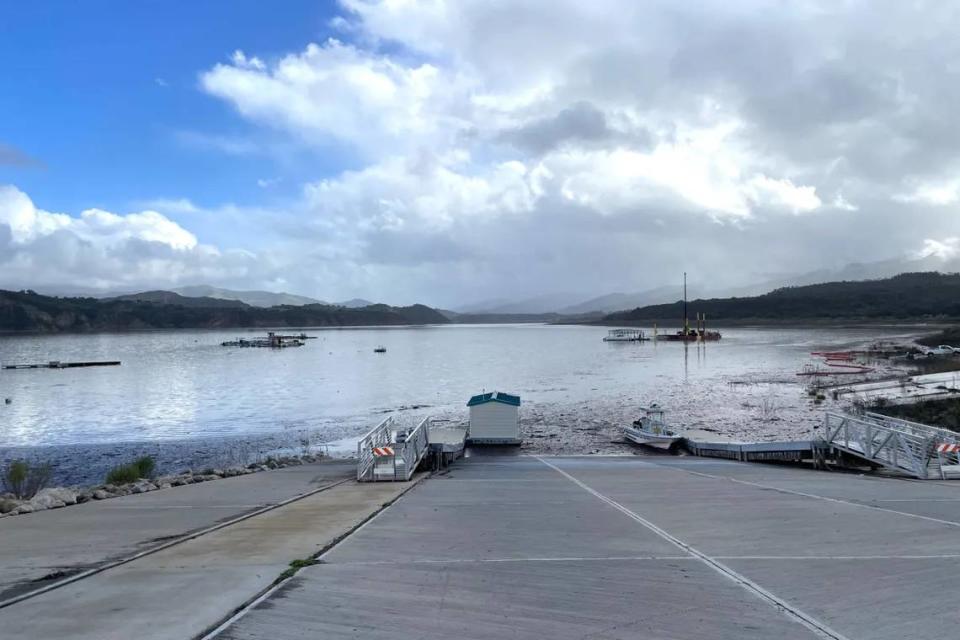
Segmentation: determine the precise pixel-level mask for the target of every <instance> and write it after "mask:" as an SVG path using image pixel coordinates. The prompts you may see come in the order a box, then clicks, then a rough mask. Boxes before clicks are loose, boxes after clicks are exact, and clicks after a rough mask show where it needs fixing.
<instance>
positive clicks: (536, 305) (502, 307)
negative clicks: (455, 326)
mask: <svg viewBox="0 0 960 640" xmlns="http://www.w3.org/2000/svg"><path fill="white" fill-rule="evenodd" d="M582 299H583V294H575V293H547V294H544V295H540V296H535V297H533V298H524V299H521V300H512V301H511V300H506V299H497V300H486V301H484V302H477V303H474V304H468V305H464V306H462V307H459V308H457V309H455V311H456V312H457V313H484V314H516V313H556V312H557V309H561V308H563V307H568V306H570V305H573V304H576V303H577V302H578V301H580V300H582Z"/></svg>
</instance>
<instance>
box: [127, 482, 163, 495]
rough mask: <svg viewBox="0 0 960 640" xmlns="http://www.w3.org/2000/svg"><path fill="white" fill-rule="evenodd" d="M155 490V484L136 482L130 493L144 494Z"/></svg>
mask: <svg viewBox="0 0 960 640" xmlns="http://www.w3.org/2000/svg"><path fill="white" fill-rule="evenodd" d="M156 488H157V486H156V485H155V484H153V483H152V482H150V481H149V480H137V481H136V482H134V483H133V486H132V487H131V488H130V492H131V493H146V492H148V491H154V490H155V489H156Z"/></svg>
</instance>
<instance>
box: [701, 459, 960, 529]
mask: <svg viewBox="0 0 960 640" xmlns="http://www.w3.org/2000/svg"><path fill="white" fill-rule="evenodd" d="M683 471H684V473H689V474H691V475H695V476H702V477H704V478H711V479H713V480H729V481H730V482H736V483H737V484H743V485H747V486H750V487H757V488H758V489H765V490H767V491H777V492H779V493H786V494H790V495H795V496H801V497H804V498H814V499H816V500H826V501H827V502H835V503H837V504H846V505H850V506H853V507H861V508H863V509H874V510H876V511H885V512H887V513H895V514H897V515H901V516H907V517H909V518H917V519H918V520H927V521H928V522H937V523H939V524H945V525H948V526H951V527H960V522H955V521H953V520H942V519H940V518H932V517H930V516H922V515H920V514H917V513H909V512H907V511H897V510H896V509H887V508H886V507H877V506H874V505H872V504H864V503H862V502H853V501H852V500H843V499H841V498H831V497H829V496H821V495H818V494H816V493H806V492H804V491H795V490H793V489H783V488H781V487H774V486H771V485H768V484H760V483H758V482H750V481H749V480H740V479H738V478H731V477H729V476H715V475H713V474H710V473H703V472H701V471H687V470H686V469H684V470H683Z"/></svg>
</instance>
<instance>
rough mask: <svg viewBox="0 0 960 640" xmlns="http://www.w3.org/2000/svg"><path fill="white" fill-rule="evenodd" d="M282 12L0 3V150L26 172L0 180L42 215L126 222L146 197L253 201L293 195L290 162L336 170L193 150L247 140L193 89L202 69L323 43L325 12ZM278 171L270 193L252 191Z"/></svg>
mask: <svg viewBox="0 0 960 640" xmlns="http://www.w3.org/2000/svg"><path fill="white" fill-rule="evenodd" d="M281 4H282V10H280V11H278V10H277V9H276V7H277V6H280V5H277V4H274V3H268V2H259V1H253V0H237V1H231V2H229V3H222V2H170V1H163V2H156V1H136V2H118V1H112V2H107V1H103V0H94V1H90V2H68V1H49V2H4V3H3V5H2V9H0V60H3V73H2V74H0V96H3V97H2V98H0V123H2V124H0V142H3V143H6V144H8V145H12V146H14V147H16V148H17V149H19V150H21V151H22V152H24V153H26V154H28V155H29V156H30V157H32V158H34V159H36V160H37V161H38V164H37V165H30V166H24V167H12V166H3V165H0V183H2V182H13V183H15V184H17V185H18V186H19V187H20V188H21V189H23V190H24V191H26V192H27V193H29V194H30V196H31V197H32V198H33V199H34V200H35V201H38V203H41V204H42V206H43V207H44V208H46V209H50V210H54V211H68V212H76V211H79V210H81V209H85V208H88V207H93V206H96V207H101V208H104V209H107V210H110V211H128V210H131V209H134V208H136V206H137V204H138V203H140V202H142V201H144V200H151V199H154V198H189V199H191V200H192V201H193V202H194V203H196V204H198V205H205V206H213V205H217V204H220V203H222V202H236V201H240V202H245V203H247V204H257V203H259V202H266V201H270V200H272V199H276V198H277V197H278V196H281V195H282V194H283V193H284V191H285V190H290V189H298V188H299V184H300V182H301V178H302V177H303V176H302V175H300V173H301V172H298V171H297V170H296V167H297V166H299V165H300V164H301V163H303V164H309V166H310V169H309V177H310V178H315V177H317V175H318V174H320V175H322V174H324V173H326V172H327V171H333V170H336V169H337V168H338V162H337V158H336V157H331V156H330V155H328V154H319V153H315V152H313V151H311V150H303V149H298V150H296V151H295V152H292V157H291V155H290V153H291V152H290V151H289V150H288V155H286V156H285V157H283V158H278V157H277V156H276V154H271V153H270V152H269V151H265V150H262V149H260V150H251V151H248V152H245V153H243V154H240V155H238V154H231V153H223V152H220V151H218V150H216V149H211V148H208V147H206V146H204V145H203V144H202V140H203V139H204V138H203V137H202V136H219V137H223V138H229V139H240V140H246V139H249V140H257V136H258V132H257V130H256V128H255V127H252V126H251V125H250V124H249V123H246V122H245V121H243V120H242V119H241V118H240V117H239V116H237V115H236V113H235V111H234V110H233V109H231V108H230V107H229V106H228V105H226V104H224V103H223V102H221V101H218V100H216V99H215V98H212V97H211V96H209V95H207V94H205V93H203V92H202V91H201V90H200V89H199V86H198V84H199V83H198V75H199V73H200V72H201V71H202V70H205V69H207V68H209V67H211V66H213V65H214V64H215V63H218V62H224V61H227V60H228V59H229V57H230V55H231V54H232V53H233V52H234V51H235V50H237V49H243V50H245V51H253V52H256V54H257V55H259V56H261V57H265V58H269V57H271V56H274V55H276V56H280V55H283V54H285V53H287V52H289V51H291V50H296V49H299V48H301V47H303V46H305V45H306V44H307V43H308V42H314V41H322V40H324V39H326V37H328V35H329V27H328V22H329V20H330V18H331V17H332V16H333V15H334V12H335V11H336V9H337V7H336V6H335V5H334V4H333V3H324V2H315V1H303V0H285V1H284V2H283V3H281ZM198 140H199V142H198ZM251 146H255V145H251ZM307 160H308V161H309V162H306V161H307ZM41 165H42V166H41ZM280 173H283V174H284V179H283V180H282V181H280V182H278V183H277V184H276V185H275V187H274V188H273V189H271V190H264V189H262V188H260V187H258V186H257V180H260V179H265V180H270V179H273V178H276V177H277V175H279V174H280Z"/></svg>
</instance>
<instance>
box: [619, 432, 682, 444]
mask: <svg viewBox="0 0 960 640" xmlns="http://www.w3.org/2000/svg"><path fill="white" fill-rule="evenodd" d="M623 435H624V437H625V438H626V439H627V440H629V441H631V442H634V443H636V444H642V445H646V446H648V447H653V448H655V449H669V448H670V447H672V446H673V445H674V444H675V443H676V442H677V441H679V440H681V439H682V438H683V436H679V435H676V434H665V433H653V432H652V431H644V430H643V429H637V428H634V427H624V429H623Z"/></svg>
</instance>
